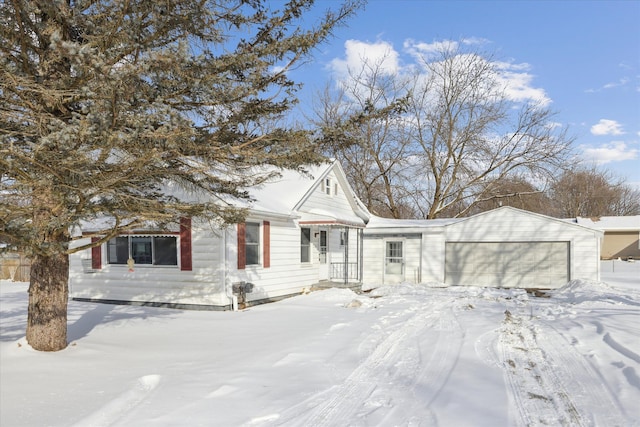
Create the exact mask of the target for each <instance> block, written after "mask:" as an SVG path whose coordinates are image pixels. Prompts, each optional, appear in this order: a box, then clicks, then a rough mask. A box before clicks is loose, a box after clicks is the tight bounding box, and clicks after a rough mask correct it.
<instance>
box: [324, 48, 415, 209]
mask: <svg viewBox="0 0 640 427" xmlns="http://www.w3.org/2000/svg"><path fill="white" fill-rule="evenodd" d="M383 62H384V59H382V60H381V61H380V62H378V63H375V64H368V63H366V64H365V65H364V67H363V69H361V70H350V78H349V80H347V81H346V82H344V84H343V85H342V86H341V87H340V88H339V90H338V92H337V94H336V95H334V94H332V92H331V90H330V89H329V88H327V89H325V91H324V93H323V94H321V95H320V96H319V97H318V105H317V106H316V114H317V116H318V119H317V120H316V125H317V126H318V127H319V128H320V129H321V131H322V137H323V139H324V141H323V142H324V145H325V146H327V147H328V153H329V155H331V156H333V157H335V158H337V159H338V160H340V161H341V163H342V165H343V166H344V168H345V172H346V174H347V177H348V178H349V181H350V182H351V184H352V186H353V187H354V190H355V191H356V193H357V194H358V196H359V197H360V199H361V200H362V201H363V202H364V203H365V205H366V206H367V208H368V209H369V210H370V211H371V212H374V213H376V214H377V215H380V216H385V217H390V218H406V217H410V216H413V214H414V212H413V211H412V207H411V205H410V203H408V198H407V194H406V187H405V182H406V179H405V176H404V174H403V171H404V170H405V166H406V164H407V161H408V159H409V158H410V152H409V151H408V144H407V141H406V140H405V139H404V138H405V134H404V129H403V125H402V115H401V111H402V103H403V100H402V96H404V92H405V90H404V88H403V86H402V82H400V81H398V80H397V79H395V78H394V77H393V76H391V75H389V74H388V73H387V72H385V70H384V67H383V66H382V64H383Z"/></svg>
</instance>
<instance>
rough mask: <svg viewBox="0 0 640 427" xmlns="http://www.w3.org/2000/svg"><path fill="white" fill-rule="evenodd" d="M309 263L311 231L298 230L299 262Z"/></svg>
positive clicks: (307, 229)
mask: <svg viewBox="0 0 640 427" xmlns="http://www.w3.org/2000/svg"><path fill="white" fill-rule="evenodd" d="M310 261H311V229H310V228H305V227H303V228H301V229H300V262H310Z"/></svg>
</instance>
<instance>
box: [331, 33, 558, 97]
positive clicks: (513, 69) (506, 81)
mask: <svg viewBox="0 0 640 427" xmlns="http://www.w3.org/2000/svg"><path fill="white" fill-rule="evenodd" d="M486 43H489V41H488V40H486V39H481V38H473V37H471V38H466V39H463V40H461V41H459V42H458V41H454V40H439V41H434V42H432V43H427V42H421V41H416V40H413V39H407V40H405V41H404V43H403V53H404V54H407V55H409V56H410V57H411V58H413V63H412V62H411V61H410V60H408V61H407V62H405V63H404V64H401V62H400V53H399V52H398V51H397V50H395V48H394V47H393V45H392V44H391V43H390V42H386V41H377V42H365V41H360V40H348V41H347V42H345V44H344V48H345V52H344V57H342V58H335V59H334V60H332V61H331V63H330V65H329V69H330V70H331V72H332V74H333V78H334V79H335V80H337V81H338V82H343V81H345V80H346V79H347V78H348V77H349V71H351V72H355V73H358V72H360V71H361V70H362V69H363V66H365V65H368V66H369V67H372V68H377V70H378V71H382V72H383V73H385V74H387V75H399V74H403V73H405V72H408V71H409V70H411V69H423V70H424V61H434V60H435V61H437V60H438V58H437V56H435V55H436V54H438V53H440V52H443V51H447V52H451V53H456V52H458V50H459V48H460V45H461V44H464V45H480V44H486ZM459 54H460V55H469V54H472V55H473V54H474V53H465V52H459ZM493 65H494V66H495V69H496V71H497V74H496V76H495V77H496V79H497V80H498V82H499V83H500V84H501V85H502V86H503V87H504V91H505V95H506V96H507V99H509V100H510V101H513V102H518V103H519V102H535V103H536V104H538V105H540V106H542V107H545V106H547V105H549V104H550V103H551V99H550V98H549V97H548V96H547V93H546V91H545V90H544V89H542V88H537V87H535V86H534V85H533V80H534V75H533V74H530V73H529V72H528V71H529V70H530V69H531V66H530V65H529V64H527V63H514V62H512V61H509V62H505V61H497V62H493Z"/></svg>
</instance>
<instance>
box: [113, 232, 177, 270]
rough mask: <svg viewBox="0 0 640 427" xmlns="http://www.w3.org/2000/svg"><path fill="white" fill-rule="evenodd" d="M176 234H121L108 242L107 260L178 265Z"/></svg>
mask: <svg viewBox="0 0 640 427" xmlns="http://www.w3.org/2000/svg"><path fill="white" fill-rule="evenodd" d="M177 240H178V239H177V238H176V237H174V236H119V237H114V238H112V239H110V240H109V241H108V242H107V262H108V263H109V264H126V263H127V261H128V260H129V258H131V259H133V261H134V262H135V263H136V264H147V265H178V244H177Z"/></svg>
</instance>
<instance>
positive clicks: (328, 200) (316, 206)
mask: <svg viewBox="0 0 640 427" xmlns="http://www.w3.org/2000/svg"><path fill="white" fill-rule="evenodd" d="M327 177H328V178H329V179H330V180H331V182H332V187H333V188H332V191H331V194H330V195H329V194H326V192H325V191H323V188H324V187H323V185H322V183H319V185H317V186H316V187H315V188H313V190H312V192H311V194H309V196H308V198H307V199H306V200H305V201H304V203H303V204H302V206H300V207H299V208H298V211H300V212H302V213H305V212H308V213H312V214H313V213H320V212H326V213H327V214H329V215H331V216H334V217H336V218H357V217H356V215H355V213H354V212H353V208H352V206H351V204H350V203H349V199H347V190H345V185H344V183H343V182H342V180H338V178H337V176H336V174H335V173H334V172H333V171H331V172H330V173H329V174H328V175H327ZM335 184H338V194H335V192H334V188H335V186H334V185H335Z"/></svg>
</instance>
